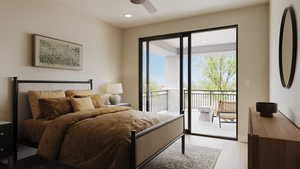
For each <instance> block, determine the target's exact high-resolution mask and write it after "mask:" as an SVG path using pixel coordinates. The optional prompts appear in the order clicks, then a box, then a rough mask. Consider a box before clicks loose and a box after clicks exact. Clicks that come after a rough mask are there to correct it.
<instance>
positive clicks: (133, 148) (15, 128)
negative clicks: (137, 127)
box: [12, 77, 185, 169]
mask: <svg viewBox="0 0 300 169" xmlns="http://www.w3.org/2000/svg"><path fill="white" fill-rule="evenodd" d="M21 83H32V84H36V83H40V84H43V83H45V84H47V83H48V84H51V83H52V84H55V83H56V84H89V85H90V90H93V80H92V79H90V80H88V81H56V80H18V77H13V97H12V99H13V100H12V101H13V104H12V106H13V107H12V109H13V140H14V143H13V161H16V160H17V157H18V148H17V147H18V145H17V144H18V103H19V84H21ZM180 118H183V127H184V115H180V116H178V117H177V118H174V119H172V120H169V121H167V122H164V123H161V124H159V125H156V126H152V127H150V128H148V129H146V130H143V131H141V132H138V133H137V132H136V131H131V133H130V134H131V136H130V139H131V145H130V152H129V155H130V161H129V167H130V169H140V168H142V167H143V166H145V165H147V164H148V163H149V162H150V161H151V160H153V159H154V158H155V157H157V156H158V155H159V154H160V153H161V152H163V151H164V150H165V149H167V148H168V147H169V146H170V145H172V144H173V143H174V142H176V141H177V140H178V139H179V138H181V139H182V141H181V143H182V144H181V145H182V146H181V148H182V149H181V150H182V154H184V153H185V135H184V130H183V131H182V133H181V134H180V135H178V136H177V137H176V138H174V139H172V140H171V141H170V142H169V143H168V144H167V145H165V146H164V147H162V148H161V149H160V150H158V151H157V152H156V153H154V154H153V155H151V156H150V157H148V158H147V159H146V160H144V161H143V162H142V163H141V164H140V165H136V140H137V139H138V138H139V137H142V136H144V135H146V134H148V133H150V132H152V131H154V130H156V129H158V128H160V127H163V126H165V125H167V124H169V123H171V122H174V121H176V120H178V119H180ZM21 144H25V145H27V146H30V147H36V145H35V144H33V143H30V142H26V141H25V142H21Z"/></svg>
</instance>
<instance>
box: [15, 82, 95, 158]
mask: <svg viewBox="0 0 300 169" xmlns="http://www.w3.org/2000/svg"><path fill="white" fill-rule="evenodd" d="M29 90H93V80H92V79H90V80H87V81H57V80H19V79H18V77H13V97H12V99H13V100H12V101H13V104H12V106H13V107H12V110H13V124H14V125H13V126H14V127H13V137H14V145H15V146H14V152H15V153H16V152H17V141H18V129H19V125H20V122H21V121H22V120H25V119H29V118H31V110H30V107H29V103H28V98H27V95H26V93H27V91H29ZM15 156H16V155H15Z"/></svg>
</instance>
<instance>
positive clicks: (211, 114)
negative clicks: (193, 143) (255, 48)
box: [190, 28, 237, 138]
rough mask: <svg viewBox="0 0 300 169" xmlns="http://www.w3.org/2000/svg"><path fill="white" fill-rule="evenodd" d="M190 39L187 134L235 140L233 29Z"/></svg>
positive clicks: (210, 32) (200, 34) (211, 32)
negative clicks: (189, 126) (189, 129)
mask: <svg viewBox="0 0 300 169" xmlns="http://www.w3.org/2000/svg"><path fill="white" fill-rule="evenodd" d="M191 37H192V50H191V53H192V54H191V56H192V57H191V61H192V63H191V78H192V79H191V107H192V108H191V113H190V114H191V132H192V133H196V134H202V135H209V136H218V137H229V138H236V124H237V112H236V93H237V92H236V28H231V29H220V30H212V31H205V32H199V33H192V34H191Z"/></svg>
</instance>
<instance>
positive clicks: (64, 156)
mask: <svg viewBox="0 0 300 169" xmlns="http://www.w3.org/2000/svg"><path fill="white" fill-rule="evenodd" d="M171 118H172V116H170V115H157V114H156V113H143V112H139V111H136V110H131V109H129V108H125V107H106V108H100V109H95V110H90V111H84V112H76V113H71V114H67V115H63V116H61V117H59V118H57V119H55V120H54V121H53V122H52V123H51V124H49V125H48V126H47V128H46V130H45V132H44V134H43V136H42V138H41V141H40V145H39V149H38V154H39V155H41V156H43V157H45V158H47V159H49V160H59V161H61V162H62V163H65V164H68V165H71V166H74V167H77V168H82V169H127V168H128V166H129V145H130V139H129V138H130V137H129V133H130V131H131V130H136V131H141V130H144V129H145V128H148V127H151V126H153V125H154V124H157V123H159V122H161V121H164V120H168V119H171Z"/></svg>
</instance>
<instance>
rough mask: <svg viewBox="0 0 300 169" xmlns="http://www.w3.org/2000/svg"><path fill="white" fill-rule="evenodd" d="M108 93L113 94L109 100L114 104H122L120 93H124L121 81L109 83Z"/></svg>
mask: <svg viewBox="0 0 300 169" xmlns="http://www.w3.org/2000/svg"><path fill="white" fill-rule="evenodd" d="M107 93H109V94H111V96H110V97H109V101H110V103H111V104H112V105H117V104H120V102H121V96H120V95H119V94H122V93H123V88H122V84H121V83H115V84H109V85H108V86H107Z"/></svg>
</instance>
